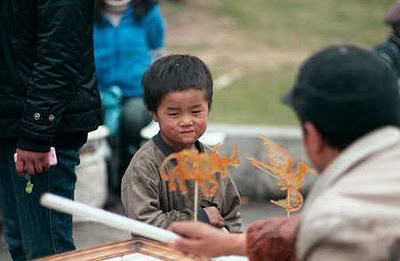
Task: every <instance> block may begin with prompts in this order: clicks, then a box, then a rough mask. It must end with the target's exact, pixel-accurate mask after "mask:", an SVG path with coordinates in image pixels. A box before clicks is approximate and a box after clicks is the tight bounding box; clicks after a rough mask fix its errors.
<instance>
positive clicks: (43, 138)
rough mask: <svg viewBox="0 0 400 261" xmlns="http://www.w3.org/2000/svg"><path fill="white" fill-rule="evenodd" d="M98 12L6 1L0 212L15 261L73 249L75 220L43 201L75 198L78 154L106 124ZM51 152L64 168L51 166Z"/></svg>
mask: <svg viewBox="0 0 400 261" xmlns="http://www.w3.org/2000/svg"><path fill="white" fill-rule="evenodd" d="M93 5H94V3H93V1H91V0H85V1H82V0H68V1H66V0H52V1H50V0H37V1H25V0H2V1H1V2H0V20H1V24H2V29H1V30H0V45H1V46H0V206H2V208H3V218H4V234H5V239H6V242H7V244H8V249H9V252H10V255H11V257H12V258H13V259H14V260H31V259H34V258H38V257H43V256H47V255H52V254H55V253H59V252H63V251H68V250H73V249H75V246H74V242H73V237H72V217H71V216H70V215H65V214H61V213H59V212H55V211H52V210H49V209H45V208H44V207H42V206H40V203H39V198H40V196H41V195H42V194H43V193H44V192H51V193H55V194H58V195H61V196H64V197H67V198H70V199H73V197H74V189H75V182H76V175H75V166H76V165H78V164H79V150H80V148H81V146H82V145H83V144H84V143H85V142H86V140H87V134H88V132H89V131H92V130H95V129H96V128H97V127H98V126H99V125H100V124H101V121H102V109H101V100H100V95H99V91H98V88H97V82H96V77H95V66H94V55H93V16H94V12H93V10H94V6H93ZM51 147H54V148H55V152H56V155H57V161H58V164H57V165H55V166H51V167H50V162H49V158H48V157H49V151H50V148H51ZM15 153H16V157H15V162H14V154H15Z"/></svg>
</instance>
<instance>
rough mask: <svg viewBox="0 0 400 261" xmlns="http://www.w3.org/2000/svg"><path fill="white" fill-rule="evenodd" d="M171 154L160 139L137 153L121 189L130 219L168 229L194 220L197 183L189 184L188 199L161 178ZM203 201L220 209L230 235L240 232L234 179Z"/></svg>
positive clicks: (238, 197)
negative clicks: (185, 221) (183, 221)
mask: <svg viewBox="0 0 400 261" xmlns="http://www.w3.org/2000/svg"><path fill="white" fill-rule="evenodd" d="M197 145H198V146H200V147H201V149H202V150H204V147H203V145H202V144H201V143H198V142H197ZM206 151H209V150H208V149H206ZM172 152H173V151H172V149H171V148H170V147H169V146H168V145H166V144H165V143H164V142H163V140H162V138H161V136H160V135H157V136H155V137H154V138H153V139H151V140H149V141H148V142H147V143H146V144H144V145H143V146H142V147H141V148H140V149H139V150H138V151H137V152H136V154H135V156H134V157H133V159H132V161H131V163H130V164H129V167H128V168H127V170H126V172H125V175H124V177H123V179H122V185H121V199H122V203H123V206H124V209H125V214H126V215H127V216H128V217H130V218H133V219H136V220H139V221H142V222H145V223H148V224H152V225H155V226H158V227H162V228H167V227H168V226H169V225H170V224H172V223H173V222H174V221H182V220H192V219H193V202H194V199H193V191H194V182H193V181H189V182H188V183H187V187H188V195H182V194H181V193H180V192H172V191H170V190H169V188H168V182H166V181H164V180H162V179H161V177H160V173H159V168H160V166H161V164H162V162H163V160H164V159H165V158H166V156H168V155H169V154H170V153H172ZM202 199H205V200H208V201H210V202H212V203H213V204H216V205H217V208H218V209H219V211H220V214H221V216H222V217H223V218H224V219H225V227H226V228H227V229H228V230H229V231H230V232H240V230H241V215H240V212H239V208H240V196H239V192H238V190H237V188H236V185H235V184H234V183H233V180H232V179H231V177H229V176H228V177H226V178H224V179H223V180H221V181H220V186H219V189H218V192H217V193H216V195H215V196H214V197H212V198H206V197H204V196H203V195H202V194H201V193H200V196H199V202H201V201H202ZM204 214H205V213H204Z"/></svg>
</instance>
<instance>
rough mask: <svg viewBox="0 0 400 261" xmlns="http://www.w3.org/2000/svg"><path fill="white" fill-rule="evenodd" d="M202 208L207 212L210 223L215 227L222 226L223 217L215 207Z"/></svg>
mask: <svg viewBox="0 0 400 261" xmlns="http://www.w3.org/2000/svg"><path fill="white" fill-rule="evenodd" d="M203 210H204V211H205V212H206V213H207V216H208V219H209V220H210V224H211V225H213V226H214V227H217V228H222V227H224V225H225V219H224V218H223V217H222V216H221V214H220V213H219V210H218V209H217V208H216V207H206V208H203Z"/></svg>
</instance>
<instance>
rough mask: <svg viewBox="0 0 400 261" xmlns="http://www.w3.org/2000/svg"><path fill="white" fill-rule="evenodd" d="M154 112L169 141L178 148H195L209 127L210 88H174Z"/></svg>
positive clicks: (154, 116) (155, 118)
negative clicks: (182, 89)
mask: <svg viewBox="0 0 400 261" xmlns="http://www.w3.org/2000/svg"><path fill="white" fill-rule="evenodd" d="M151 114H152V116H153V119H154V120H155V121H156V122H158V123H159V125H160V131H161V135H162V137H163V138H164V140H165V142H166V143H167V144H168V145H170V146H171V147H173V148H174V149H175V150H176V151H180V150H182V149H192V148H193V147H194V142H195V141H196V140H198V139H199V138H200V136H201V135H203V134H204V132H205V131H206V129H207V120H208V101H207V95H206V92H205V91H203V90H196V89H188V90H184V91H175V92H170V93H168V94H167V95H165V96H164V97H163V99H162V100H161V103H160V105H159V106H158V109H157V111H156V112H152V113H151Z"/></svg>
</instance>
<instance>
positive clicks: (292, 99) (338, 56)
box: [284, 45, 400, 149]
mask: <svg viewBox="0 0 400 261" xmlns="http://www.w3.org/2000/svg"><path fill="white" fill-rule="evenodd" d="M284 101H285V102H286V103H287V104H289V105H290V106H291V107H292V108H293V109H294V110H295V111H296V113H297V115H298V116H299V118H300V119H301V121H303V122H305V121H309V122H311V123H313V124H314V125H315V127H316V128H317V129H318V131H319V132H320V134H321V135H322V136H323V137H324V139H325V141H326V142H327V143H328V144H329V145H330V146H332V147H334V148H338V149H344V148H346V147H347V146H348V145H350V144H351V143H353V142H354V141H355V140H357V139H358V138H361V137H362V136H364V135H365V134H368V133H369V132H371V131H373V130H375V129H378V128H381V127H384V126H389V125H392V126H399V125H400V94H399V86H398V83H397V77H396V75H395V73H394V72H393V71H392V70H391V68H390V67H389V66H388V65H387V64H386V63H385V62H384V61H383V59H381V58H380V57H378V55H377V54H375V53H373V52H371V51H370V50H366V49H362V48H359V47H356V46H351V45H337V46H330V47H328V48H325V49H322V50H320V51H318V52H317V53H315V54H314V55H312V56H311V57H310V58H309V59H307V60H306V61H305V62H304V63H303V65H302V67H301V68H300V71H299V74H298V77H297V80H296V83H295V86H294V87H293V89H292V90H291V91H290V92H289V94H288V95H287V96H286V97H285V98H284Z"/></svg>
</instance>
